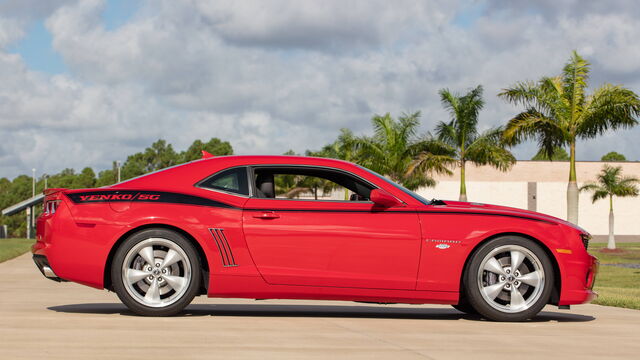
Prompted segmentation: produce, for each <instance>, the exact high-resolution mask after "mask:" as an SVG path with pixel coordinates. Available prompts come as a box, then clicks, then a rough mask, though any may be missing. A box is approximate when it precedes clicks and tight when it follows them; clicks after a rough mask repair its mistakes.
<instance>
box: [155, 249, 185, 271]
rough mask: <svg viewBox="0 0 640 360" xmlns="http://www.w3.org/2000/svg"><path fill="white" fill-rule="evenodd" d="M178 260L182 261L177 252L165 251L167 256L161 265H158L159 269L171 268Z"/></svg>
mask: <svg viewBox="0 0 640 360" xmlns="http://www.w3.org/2000/svg"><path fill="white" fill-rule="evenodd" d="M180 260H182V257H181V256H180V254H178V252H177V251H175V250H173V249H169V251H167V256H165V257H164V261H163V262H162V265H160V268H165V267H167V266H171V265H173V264H175V263H177V262H178V261H180Z"/></svg>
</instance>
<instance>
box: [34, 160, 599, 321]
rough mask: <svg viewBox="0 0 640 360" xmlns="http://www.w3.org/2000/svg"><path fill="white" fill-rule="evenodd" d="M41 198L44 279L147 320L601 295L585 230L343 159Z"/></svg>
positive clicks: (222, 167)
mask: <svg viewBox="0 0 640 360" xmlns="http://www.w3.org/2000/svg"><path fill="white" fill-rule="evenodd" d="M300 184H303V185H300ZM327 194H328V195H327ZM45 195H46V196H45V202H44V212H43V214H42V215H41V216H40V217H39V218H38V220H37V241H36V243H35V244H34V246H33V248H32V252H33V258H34V261H35V263H36V265H37V266H38V268H39V269H40V271H41V272H42V273H43V274H44V276H46V277H48V278H50V279H53V280H57V281H61V280H64V281H73V282H77V283H80V284H84V285H87V286H91V287H94V288H97V289H108V290H113V291H115V292H116V293H117V295H118V297H119V298H120V300H121V301H122V302H123V303H124V304H125V305H126V306H127V307H128V308H129V309H131V310H132V311H134V312H136V313H138V314H141V315H150V316H167V315H174V314H177V313H179V312H181V311H182V310H183V309H184V308H185V307H186V306H187V305H188V304H189V303H190V302H191V301H192V300H193V298H194V297H195V296H197V295H207V296H209V297H219V298H253V299H315V300H345V301H359V302H373V303H409V304H451V305H453V306H454V307H455V308H457V309H459V310H461V311H464V312H467V313H478V314H480V315H482V316H483V317H486V318H488V319H491V320H497V321H521V320H524V319H529V318H532V317H534V316H535V315H536V314H537V313H538V312H539V311H540V310H541V309H542V308H543V307H544V306H545V305H546V304H554V305H558V306H563V307H564V306H567V305H572V304H582V303H585V302H588V301H590V300H591V299H593V298H594V296H595V293H594V292H593V291H592V287H593V283H594V279H595V275H596V272H597V265H598V262H597V259H596V258H595V257H593V256H591V255H589V253H588V252H587V247H588V242H589V239H590V235H589V234H588V233H587V232H586V231H584V230H582V229H580V228H579V227H577V226H575V225H572V224H570V223H568V222H566V221H563V220H560V219H557V218H554V217H551V216H548V215H544V214H540V213H535V212H531V211H526V210H521V209H515V208H507V207H502V206H493V205H486V204H477V203H467V202H457V201H442V200H431V201H429V200H426V199H424V198H422V197H420V196H419V195H417V194H415V193H413V192H411V191H409V190H407V189H404V188H403V187H402V186H400V185H398V184H395V183H393V182H391V181H390V180H388V179H386V178H384V177H383V176H380V175H378V174H376V173H374V172H372V171H370V170H368V169H365V168H363V167H360V166H358V165H356V164H352V163H349V162H345V161H341V160H334V159H325V158H313V157H299V156H223V157H209V156H205V158H203V159H201V160H197V161H193V162H190V163H186V164H182V165H178V166H175V167H172V168H167V169H164V170H161V171H158V172H155V173H151V174H148V175H145V176H141V177H138V178H135V179H131V180H127V181H124V182H122V183H118V184H115V185H112V186H107V187H103V188H97V189H80V190H68V189H47V190H45Z"/></svg>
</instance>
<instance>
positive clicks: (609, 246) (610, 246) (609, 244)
mask: <svg viewBox="0 0 640 360" xmlns="http://www.w3.org/2000/svg"><path fill="white" fill-rule="evenodd" d="M615 248H616V239H615V236H614V235H613V197H612V196H611V195H609V242H607V249H611V250H613V249H615Z"/></svg>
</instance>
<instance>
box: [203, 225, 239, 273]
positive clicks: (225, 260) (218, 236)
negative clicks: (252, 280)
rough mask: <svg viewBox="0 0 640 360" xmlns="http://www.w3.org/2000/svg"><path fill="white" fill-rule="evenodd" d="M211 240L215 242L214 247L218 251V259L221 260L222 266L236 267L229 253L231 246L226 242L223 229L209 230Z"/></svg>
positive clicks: (231, 253) (231, 254)
mask: <svg viewBox="0 0 640 360" xmlns="http://www.w3.org/2000/svg"><path fill="white" fill-rule="evenodd" d="M209 232H210V233H211V236H213V240H214V241H215V242H216V246H217V247H218V250H219V251H220V257H221V258H222V265H223V266H238V264H236V260H235V259H234V258H233V252H231V246H229V242H228V241H227V237H226V235H225V234H224V229H216V228H209Z"/></svg>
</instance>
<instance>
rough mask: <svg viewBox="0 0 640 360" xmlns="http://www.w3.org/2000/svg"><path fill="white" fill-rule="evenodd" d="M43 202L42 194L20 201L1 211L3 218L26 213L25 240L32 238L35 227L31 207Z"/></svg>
mask: <svg viewBox="0 0 640 360" xmlns="http://www.w3.org/2000/svg"><path fill="white" fill-rule="evenodd" d="M43 200H44V194H38V195H36V196H34V197H32V198H29V199H27V200H24V201H21V202H19V203H17V204H14V205H11V206H9V207H8V208H6V209H3V210H2V215H3V216H10V215H14V214H17V213H19V212H21V211H23V210H26V211H27V238H30V239H31V238H33V237H34V236H35V231H33V228H34V225H35V221H34V220H35V211H33V207H34V206H36V205H38V204H40V203H41V202H42V201H43Z"/></svg>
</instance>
